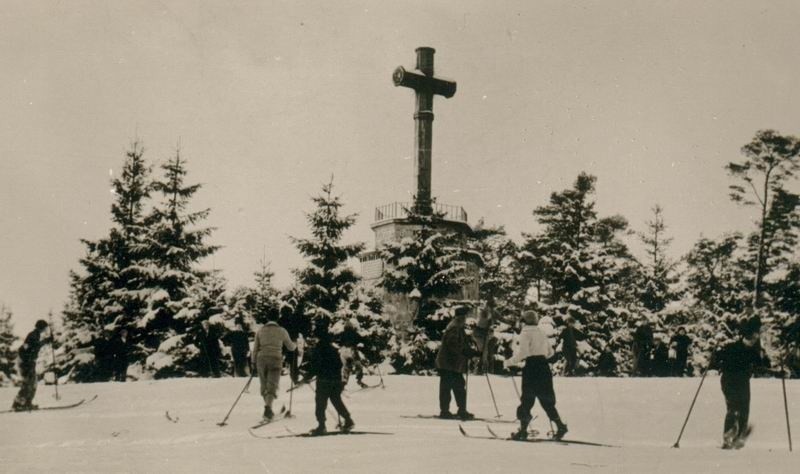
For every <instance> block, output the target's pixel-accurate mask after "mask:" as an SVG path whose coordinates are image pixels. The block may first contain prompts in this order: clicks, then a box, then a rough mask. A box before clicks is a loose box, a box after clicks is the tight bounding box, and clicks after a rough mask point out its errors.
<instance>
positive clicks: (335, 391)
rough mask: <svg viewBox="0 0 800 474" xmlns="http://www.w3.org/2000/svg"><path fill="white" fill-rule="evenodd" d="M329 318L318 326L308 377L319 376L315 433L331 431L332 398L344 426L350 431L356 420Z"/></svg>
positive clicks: (313, 433) (343, 429) (321, 320)
mask: <svg viewBox="0 0 800 474" xmlns="http://www.w3.org/2000/svg"><path fill="white" fill-rule="evenodd" d="M328 325H329V323H328V320H327V319H320V320H318V321H317V326H316V328H315V329H314V335H315V336H316V338H317V344H316V346H314V350H313V351H312V352H311V360H310V363H309V369H310V371H311V373H310V374H308V378H309V379H310V378H311V377H314V376H315V377H316V378H317V387H316V389H317V391H316V395H315V397H314V404H315V410H314V414H315V415H316V418H317V427H316V428H314V429H313V430H311V434H312V435H317V436H318V435H323V434H325V433H326V432H327V428H326V427H325V410H326V409H327V408H328V400H330V401H331V404H333V407H334V408H335V409H336V413H338V414H339V416H341V417H342V418H343V419H344V423H343V424H342V427H341V430H342V431H344V432H348V431H350V430H352V429H353V427H354V426H355V423H353V419H352V418H351V417H350V412H349V411H347V407H346V406H344V402H343V401H342V390H343V389H344V387H343V385H342V356H341V354H339V351H338V350H337V349H336V348H335V347H334V346H333V342H332V341H331V335H330V332H329V331H328Z"/></svg>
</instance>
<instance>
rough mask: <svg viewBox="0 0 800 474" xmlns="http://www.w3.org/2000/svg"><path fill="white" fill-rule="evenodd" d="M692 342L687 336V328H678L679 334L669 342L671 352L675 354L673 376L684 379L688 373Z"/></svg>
mask: <svg viewBox="0 0 800 474" xmlns="http://www.w3.org/2000/svg"><path fill="white" fill-rule="evenodd" d="M691 344H692V340H691V339H690V338H689V336H687V335H686V328H684V327H683V326H680V327H678V332H677V334H675V335H674V336H672V339H670V341H669V346H670V352H672V351H674V352H675V357H674V358H673V359H672V375H674V376H676V377H683V375H684V374H685V373H686V361H687V360H688V358H689V346H690V345H691Z"/></svg>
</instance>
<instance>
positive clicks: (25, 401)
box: [11, 319, 52, 411]
mask: <svg viewBox="0 0 800 474" xmlns="http://www.w3.org/2000/svg"><path fill="white" fill-rule="evenodd" d="M45 329H47V321H45V320H43V319H40V320H38V321H36V326H35V329H34V330H33V331H31V332H29V333H28V335H27V336H26V337H25V342H24V343H23V344H22V346H21V347H20V348H19V352H18V354H19V373H20V376H21V377H22V386H21V387H20V388H19V392H18V393H17V396H16V398H15V399H14V403H13V405H11V409H12V410H14V411H26V410H35V409H37V408H39V407H37V406H36V405H34V404H33V397H35V396H36V382H37V380H36V359H38V358H39V349H41V347H42V345H43V344H46V343H48V342H51V341H52V337H50V338H48V339H46V340H42V334H43V333H44V330H45Z"/></svg>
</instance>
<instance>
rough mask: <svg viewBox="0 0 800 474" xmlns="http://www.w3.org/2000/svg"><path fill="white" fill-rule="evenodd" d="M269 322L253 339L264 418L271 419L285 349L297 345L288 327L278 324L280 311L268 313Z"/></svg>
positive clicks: (254, 359) (273, 414) (253, 355)
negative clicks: (290, 336)
mask: <svg viewBox="0 0 800 474" xmlns="http://www.w3.org/2000/svg"><path fill="white" fill-rule="evenodd" d="M267 320H268V321H267V324H265V325H263V326H261V328H260V329H259V330H258V332H257V333H256V336H255V340H254V341H253V354H252V362H253V366H254V367H256V369H257V370H258V379H259V381H260V382H261V396H262V397H263V398H264V415H263V416H264V419H265V420H271V419H272V418H273V417H274V416H275V413H274V412H273V411H272V402H273V401H274V400H275V399H276V398H278V386H279V384H280V381H281V370H283V349H284V348H286V350H288V351H290V352H291V351H294V350H295V349H297V346H296V345H295V343H294V342H292V340H291V339H290V338H289V333H288V332H287V331H286V329H284V328H282V327H280V326H279V325H278V322H277V321H278V313H277V311H275V310H270V311H269V312H268V313H267Z"/></svg>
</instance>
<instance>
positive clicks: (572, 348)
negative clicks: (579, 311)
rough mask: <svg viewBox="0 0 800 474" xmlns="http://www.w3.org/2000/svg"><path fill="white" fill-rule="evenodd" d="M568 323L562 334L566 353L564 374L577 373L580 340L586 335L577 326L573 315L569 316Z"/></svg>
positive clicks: (563, 347)
mask: <svg viewBox="0 0 800 474" xmlns="http://www.w3.org/2000/svg"><path fill="white" fill-rule="evenodd" d="M566 324H567V325H566V326H565V327H564V329H563V330H562V331H561V336H560V339H561V353H562V354H563V355H564V375H575V368H576V367H577V366H578V341H580V340H583V339H585V338H586V336H584V334H583V333H582V332H581V331H579V330H578V329H577V328H576V327H575V320H574V319H573V318H572V316H568V317H567V319H566Z"/></svg>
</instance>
